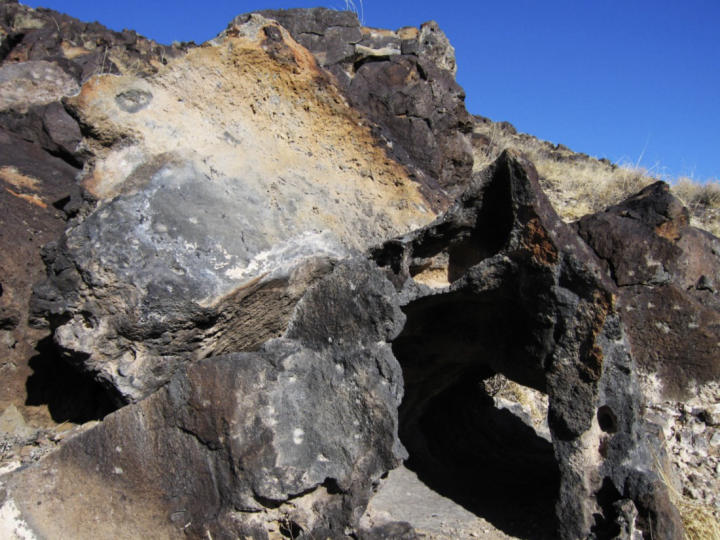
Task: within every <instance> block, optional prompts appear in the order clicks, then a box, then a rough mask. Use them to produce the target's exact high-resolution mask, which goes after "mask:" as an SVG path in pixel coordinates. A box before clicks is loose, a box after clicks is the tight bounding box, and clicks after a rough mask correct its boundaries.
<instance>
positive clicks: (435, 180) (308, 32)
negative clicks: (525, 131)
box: [239, 8, 473, 209]
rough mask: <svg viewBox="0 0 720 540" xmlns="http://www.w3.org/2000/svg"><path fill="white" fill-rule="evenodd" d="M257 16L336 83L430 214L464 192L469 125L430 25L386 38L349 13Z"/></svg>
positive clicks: (445, 50) (449, 53)
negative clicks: (415, 186) (408, 175)
mask: <svg viewBox="0 0 720 540" xmlns="http://www.w3.org/2000/svg"><path fill="white" fill-rule="evenodd" d="M261 13H262V14H263V15H265V16H267V17H270V18H272V19H275V20H277V21H278V22H279V23H280V24H282V25H283V26H285V27H286V28H287V29H288V30H289V31H290V33H291V34H292V35H293V37H294V38H295V39H296V40H297V41H298V43H300V44H301V45H303V46H304V47H306V48H307V49H308V50H310V51H311V52H312V53H313V54H314V55H315V57H316V58H317V60H318V63H319V64H320V65H321V66H323V67H324V68H326V69H327V70H329V71H330V72H331V73H332V74H333V75H334V76H335V78H336V81H337V82H338V84H339V86H340V88H342V90H343V92H344V94H345V95H346V96H347V98H348V101H349V103H350V104H351V105H352V106H353V107H356V108H357V109H359V110H360V111H362V112H364V113H366V114H367V115H368V116H369V118H370V119H371V120H373V121H374V122H375V123H376V124H377V126H378V129H379V131H378V134H379V135H380V136H381V137H383V138H384V139H386V140H387V141H388V145H389V146H390V147H391V153H392V155H393V156H395V157H396V158H397V159H399V160H400V161H401V162H402V163H403V164H405V165H407V166H409V167H410V168H411V169H412V171H413V178H414V179H415V180H417V181H419V182H420V183H421V184H422V185H423V186H425V190H424V194H425V195H426V196H427V197H428V198H430V199H431V200H432V201H433V203H434V206H435V207H436V208H441V209H444V208H446V207H447V206H448V205H449V203H450V202H452V200H453V199H454V198H455V197H456V196H457V195H459V194H460V193H461V192H462V191H463V189H464V186H465V185H466V184H467V180H468V178H469V177H470V173H471V171H472V164H473V157H472V147H471V145H470V133H471V131H472V118H471V116H470V115H469V114H468V112H467V111H466V110H465V103H464V101H465V93H464V92H463V90H462V88H460V86H459V85H458V84H457V83H456V82H455V71H456V66H455V50H454V49H453V48H452V46H451V45H450V43H449V42H448V40H447V37H445V34H444V33H443V32H442V31H441V30H440V29H439V28H438V25H437V23H435V22H432V21H431V22H428V23H425V24H423V25H422V26H421V27H420V29H417V28H414V27H406V28H401V29H400V30H398V31H396V32H392V31H389V30H381V29H375V28H365V27H361V26H360V23H359V22H358V20H357V17H356V16H355V14H353V13H349V12H337V11H334V10H330V9H325V8H317V9H310V10H306V9H296V10H295V9H290V10H282V11H279V10H278V11H263V12H261ZM245 17H246V16H241V17H239V20H243V19H244V18H245Z"/></svg>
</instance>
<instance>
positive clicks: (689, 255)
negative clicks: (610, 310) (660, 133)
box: [578, 182, 720, 399]
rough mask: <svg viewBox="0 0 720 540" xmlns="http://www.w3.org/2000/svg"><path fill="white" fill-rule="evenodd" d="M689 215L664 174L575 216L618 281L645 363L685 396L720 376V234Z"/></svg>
mask: <svg viewBox="0 0 720 540" xmlns="http://www.w3.org/2000/svg"><path fill="white" fill-rule="evenodd" d="M688 222H689V219H688V211H687V209H686V208H684V207H683V205H682V203H680V201H678V200H677V199H676V198H675V197H673V196H672V195H671V194H670V191H669V188H668V186H667V184H665V183H663V182H658V183H656V184H653V185H651V186H648V187H647V188H645V189H644V190H642V191H641V192H640V193H638V194H637V195H636V196H634V197H631V198H630V199H628V200H627V201H625V202H623V203H621V204H619V205H616V206H613V207H611V208H608V209H607V210H606V211H605V212H602V213H599V214H594V215H591V216H586V217H585V218H583V219H581V220H580V221H579V222H578V231H579V232H580V234H581V236H582V237H583V238H584V239H585V240H586V241H587V242H588V244H589V245H590V246H592V248H593V249H594V250H595V251H596V252H597V254H598V255H599V256H600V257H602V258H603V260H605V261H606V262H607V264H608V267H609V270H610V272H611V274H612V276H613V279H614V280H615V282H616V283H617V285H618V286H619V293H620V302H621V305H622V306H623V318H624V320H625V321H626V325H627V329H628V335H629V338H630V341H631V343H632V346H633V352H634V353H635V356H636V358H637V360H638V363H639V365H640V367H641V368H642V369H643V370H644V371H645V372H650V373H657V374H658V376H659V378H660V381H661V384H662V386H663V394H664V396H666V397H674V398H680V399H682V398H687V397H689V396H690V395H692V394H694V393H696V388H695V385H698V384H700V385H702V384H703V383H707V382H709V381H718V379H720V355H718V343H720V296H718V289H717V288H716V285H715V284H716V283H720V240H718V239H717V238H715V237H714V236H712V235H711V234H709V233H707V232H705V231H702V230H700V229H696V228H694V227H690V226H689V224H688ZM690 343H692V346H691V347H689V346H688V345H689V344H690Z"/></svg>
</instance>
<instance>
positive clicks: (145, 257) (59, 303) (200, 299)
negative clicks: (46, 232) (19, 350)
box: [34, 16, 435, 401]
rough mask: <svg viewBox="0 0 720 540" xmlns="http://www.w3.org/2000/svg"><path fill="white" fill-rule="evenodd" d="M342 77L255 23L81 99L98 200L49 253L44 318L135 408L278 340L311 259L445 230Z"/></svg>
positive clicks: (311, 274) (100, 81) (89, 184)
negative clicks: (420, 229)
mask: <svg viewBox="0 0 720 540" xmlns="http://www.w3.org/2000/svg"><path fill="white" fill-rule="evenodd" d="M327 77H328V75H327V74H326V73H324V72H322V71H321V70H320V68H318V66H317V65H316V63H315V60H314V58H313V56H312V55H311V54H310V53H309V52H308V51H307V50H305V49H304V48H302V47H301V46H299V45H298V44H297V43H295V42H294V41H293V40H292V38H291V37H290V36H289V34H288V33H287V31H285V30H284V29H283V28H281V27H280V26H278V25H277V23H275V22H273V21H270V20H267V19H264V18H262V17H259V16H253V17H251V18H250V19H249V20H248V21H247V22H246V23H245V24H243V25H242V26H233V27H231V28H230V29H229V30H227V31H226V32H225V33H224V34H223V35H222V36H221V37H219V38H218V39H216V40H215V41H213V42H211V43H208V44H206V45H205V46H202V47H199V48H195V49H192V50H190V51H189V52H188V53H187V54H186V55H185V56H183V57H181V58H179V59H177V60H175V61H173V62H171V63H170V64H169V65H168V66H167V68H166V69H163V70H161V71H160V72H159V73H158V74H157V75H156V76H154V77H150V78H137V77H131V76H125V77H120V76H114V75H101V76H97V77H94V78H93V79H91V80H90V81H89V82H88V83H87V84H85V85H84V86H83V89H82V91H81V93H80V94H79V95H78V96H77V97H74V98H71V99H69V100H68V106H69V107H70V108H71V109H72V111H73V114H74V115H76V116H77V117H78V118H79V119H80V122H81V124H82V125H84V126H85V129H86V131H87V132H89V133H90V137H89V139H88V142H87V144H88V145H90V146H92V147H93V149H94V152H95V154H96V156H97V157H96V159H95V162H94V169H93V172H92V175H91V176H90V177H89V178H87V179H86V180H85V186H86V188H87V189H88V190H89V191H90V192H91V193H92V194H94V196H96V197H97V198H98V203H97V205H96V208H95V209H94V210H93V211H92V212H91V213H90V214H89V215H87V216H86V217H85V218H84V219H83V220H82V221H81V222H79V223H78V224H76V225H75V226H72V227H70V228H68V230H67V231H66V233H65V234H64V235H63V237H62V238H61V239H60V241H58V242H57V243H56V244H54V245H52V246H49V247H48V248H47V249H46V255H45V258H46V260H47V262H48V267H49V269H50V272H49V279H48V281H47V282H46V283H45V284H44V285H41V286H39V287H38V288H37V289H36V298H35V303H34V306H35V312H36V313H37V315H38V317H40V316H42V317H44V318H46V319H49V320H50V321H51V325H52V326H53V327H56V330H55V341H56V343H57V344H58V345H59V346H60V347H61V348H62V349H63V350H64V351H65V352H66V354H67V355H68V356H69V357H70V358H71V359H72V361H74V362H75V363H76V364H78V365H79V366H80V367H81V369H84V370H89V371H90V372H92V373H94V374H95V376H96V377H98V378H99V379H101V380H103V381H104V382H105V384H106V385H108V386H109V387H111V388H113V389H115V391H116V392H117V393H118V399H119V400H121V401H135V400H137V399H140V398H142V397H144V396H146V395H148V394H149V393H150V392H152V391H153V390H154V389H156V388H157V387H158V386H159V385H161V384H163V383H164V382H165V381H167V379H168V378H169V376H170V375H171V373H172V372H173V371H174V370H175V369H176V368H177V367H178V365H179V364H181V363H183V362H184V361H186V360H188V359H193V358H201V357H204V356H208V355H210V354H220V353H223V352H228V351H238V350H252V349H253V348H257V347H258V346H259V345H260V344H261V343H263V342H264V341H265V340H267V339H269V338H270V337H274V336H276V335H277V334H278V331H280V330H282V328H283V326H284V324H285V322H286V321H287V318H288V316H289V312H290V309H291V308H292V305H293V304H294V302H296V301H297V299H298V295H299V294H300V293H301V292H302V291H303V290H304V289H305V287H306V286H307V285H308V284H309V283H310V282H312V280H313V279H315V277H317V275H318V273H320V274H321V273H322V272H323V270H322V269H318V267H317V264H316V263H311V266H312V265H313V264H314V265H315V266H314V267H313V268H314V269H308V265H307V264H305V261H308V260H310V259H313V258H315V259H316V258H318V257H324V258H326V259H338V258H343V257H346V256H348V254H349V253H351V252H352V251H357V250H363V249H365V248H367V247H368V246H369V245H372V244H374V243H378V242H380V241H382V240H383V239H385V238H388V237H391V236H393V235H396V234H399V233H402V232H406V231H408V230H411V229H413V228H415V227H417V226H419V225H421V224H424V223H427V222H429V221H431V220H432V219H433V218H434V215H435V214H434V213H433V212H432V211H431V210H430V209H429V207H428V205H427V203H426V201H425V199H424V198H423V197H422V195H421V194H420V192H419V189H418V185H417V184H415V183H413V182H412V181H411V180H410V179H409V178H408V175H407V173H406V171H405V169H404V168H403V167H402V166H400V165H399V164H397V163H396V162H395V161H392V160H391V159H389V158H388V157H387V156H386V154H385V150H383V149H382V148H380V147H379V146H378V144H377V142H376V140H375V139H374V138H373V136H372V134H371V133H370V129H369V128H368V127H367V126H365V125H364V123H365V121H364V120H363V117H362V116H361V115H359V114H358V113H357V112H355V111H353V110H352V109H351V108H350V107H349V106H348V105H347V104H346V103H345V101H344V98H342V96H341V95H340V94H339V93H338V91H337V89H336V88H335V87H334V86H333V85H332V84H330V81H329V79H328V78H327ZM229 334H232V335H229Z"/></svg>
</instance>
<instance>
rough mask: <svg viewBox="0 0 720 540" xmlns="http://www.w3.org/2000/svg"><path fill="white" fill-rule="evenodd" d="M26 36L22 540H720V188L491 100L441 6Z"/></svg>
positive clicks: (18, 26) (5, 432)
mask: <svg viewBox="0 0 720 540" xmlns="http://www.w3.org/2000/svg"><path fill="white" fill-rule="evenodd" d="M0 39H2V41H1V42H0V89H1V90H2V92H0V187H1V188H2V189H0V208H1V211H0V220H1V223H0V224H2V228H1V229H0V250H1V251H2V256H1V257H0V348H1V350H2V355H0V376H1V377H2V380H3V389H4V391H3V392H2V394H0V536H2V537H3V538H13V539H15V538H23V539H26V538H51V539H53V538H58V539H59V538H79V539H82V538H87V539H90V538H92V539H97V538H141V537H151V538H215V539H217V538H253V539H281V538H297V539H299V538H307V539H323V540H325V539H332V540H335V539H344V540H347V539H360V540H379V539H396V538H402V539H408V540H409V539H415V538H438V539H449V538H485V539H488V540H489V539H493V540H495V539H500V538H563V539H577V538H588V539H589V538H627V539H633V540H634V539H637V538H641V537H642V538H652V539H680V538H684V537H687V538H720V533H718V527H717V518H718V516H719V515H720V497H718V493H720V485H718V482H719V480H718V476H719V475H718V469H719V468H720V357H719V356H718V353H717V350H718V348H717V344H718V343H720V296H719V294H720V293H719V290H718V284H720V270H719V269H720V239H718V238H717V237H715V236H713V235H712V234H710V233H709V232H707V230H703V229H701V228H698V227H696V226H694V223H699V221H697V220H701V222H702V224H703V226H705V228H706V229H709V230H713V229H712V227H713V226H714V225H713V223H715V222H714V221H713V220H715V219H716V214H714V212H715V210H714V207H713V204H715V203H714V202H713V200H714V199H713V196H712V188H708V189H707V195H706V196H693V197H695V198H692V197H691V196H690V195H688V194H687V192H688V191H692V190H696V191H697V188H695V187H692V188H688V187H687V186H686V187H685V188H683V187H682V186H680V187H675V188H671V187H669V186H668V185H667V184H665V183H663V182H655V181H652V180H651V179H649V178H647V177H643V176H641V175H639V174H637V173H629V174H628V173H626V172H625V171H624V170H622V169H620V168H617V167H615V166H613V165H612V164H610V163H608V162H605V161H602V160H595V159H593V158H589V157H588V156H583V155H579V154H575V153H573V152H571V151H570V150H568V149H566V148H564V147H562V146H553V145H550V144H549V143H544V142H542V141H538V140H537V139H535V138H533V137H531V136H529V135H522V134H517V133H515V132H514V129H513V128H512V127H511V126H509V125H507V124H503V123H492V122H490V121H489V120H486V119H483V118H481V117H473V116H471V115H470V114H469V113H468V112H467V110H466V109H465V105H464V98H465V94H464V92H463V89H462V88H461V87H460V86H459V85H458V84H457V82H456V81H455V78H454V75H455V69H456V66H455V57H454V49H453V47H452V45H451V44H450V43H449V41H448V40H447V38H446V36H445V35H444V33H443V32H442V30H441V29H440V28H439V27H438V25H437V24H436V23H434V22H428V23H425V24H423V25H422V26H421V27H419V28H414V27H404V28H401V29H398V30H383V29H376V28H367V27H364V26H362V25H361V24H360V23H359V21H358V19H357V17H356V16H355V15H354V14H353V13H350V12H340V11H334V10H329V9H325V8H317V9H295V10H284V11H283V10H278V11H264V12H260V13H250V14H243V15H238V16H237V17H236V18H234V19H233V20H232V21H230V22H229V24H228V26H227V28H225V29H224V30H222V31H221V32H220V33H219V34H218V35H217V37H216V38H214V39H212V40H210V41H208V42H207V43H204V44H201V45H195V44H175V45H174V46H163V45H160V44H157V43H154V42H152V41H150V40H147V39H145V38H143V37H142V36H138V35H137V34H136V33H134V32H132V31H123V32H113V31H110V30H108V29H106V28H104V27H102V26H101V25H99V24H97V23H84V22H81V21H78V20H75V19H73V18H71V17H68V16H66V15H63V14H60V13H56V12H53V11H49V10H44V9H37V10H33V9H30V8H27V7H25V6H23V5H21V4H19V3H17V2H16V1H14V0H5V1H2V2H0ZM682 189H685V190H686V192H682V191H681V190H682ZM674 193H679V194H682V195H683V196H684V197H685V198H686V200H685V202H686V203H688V205H690V208H688V206H687V205H686V204H684V202H683V201H682V200H681V199H679V198H677V197H676V196H675V195H674ZM683 193H684V194H683ZM703 197H705V198H703ZM688 199H689V200H688ZM706 199H707V200H706ZM698 201H699V202H698ZM703 205H704V206H703ZM692 219H695V220H696V221H692Z"/></svg>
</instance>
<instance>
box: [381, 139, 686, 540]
mask: <svg viewBox="0 0 720 540" xmlns="http://www.w3.org/2000/svg"><path fill="white" fill-rule="evenodd" d="M441 255H442V256H441ZM373 256H374V258H375V260H377V261H378V262H379V263H380V264H381V265H382V266H384V267H385V268H386V269H387V271H388V274H389V276H390V278H391V280H392V281H393V282H394V283H395V284H396V286H397V287H398V288H399V294H400V296H401V297H402V298H403V299H404V300H403V304H404V307H403V310H404V311H405V314H406V316H407V323H406V324H405V327H404V328H403V330H402V332H401V333H400V335H399V336H398V338H397V339H395V340H394V341H393V351H394V353H395V355H396V356H397V358H398V360H399V361H400V363H401V365H402V367H403V373H404V377H405V381H406V386H405V398H404V401H403V404H402V406H401V408H400V437H401V439H402V441H403V442H404V444H405V445H406V447H407V448H408V450H409V453H410V461H409V463H410V464H411V466H413V467H415V468H416V469H417V470H418V472H419V474H422V475H424V476H426V477H427V479H428V481H430V482H431V483H434V484H435V485H436V486H439V488H440V489H444V490H446V491H447V492H448V493H452V494H454V496H455V497H457V498H458V499H459V500H461V501H463V503H464V504H465V505H466V506H470V507H474V508H475V509H476V511H478V512H483V511H484V512H487V513H489V515H491V516H492V519H495V520H496V521H497V522H500V523H504V524H505V526H506V527H510V528H511V529H510V532H511V533H514V534H520V533H521V532H522V531H521V530H518V529H514V530H513V529H512V527H522V525H521V524H519V523H521V522H522V520H525V527H526V528H527V529H531V530H536V529H539V530H543V531H545V534H547V536H548V537H553V536H554V535H555V534H559V535H560V536H561V537H563V538H584V537H587V536H589V535H591V531H596V530H597V531H600V530H602V528H603V526H604V525H603V523H605V522H612V521H613V520H614V517H613V516H614V515H615V513H614V512H615V511H614V510H613V507H612V505H613V504H614V503H615V502H617V501H619V500H621V499H632V500H633V501H634V503H635V505H636V506H637V507H638V509H639V511H640V516H641V518H642V519H647V520H648V521H646V522H645V523H647V524H648V525H647V527H649V528H650V529H651V530H652V534H653V535H654V536H653V537H663V538H680V537H681V535H682V533H681V532H680V531H681V530H682V526H681V525H680V521H679V517H678V515H677V512H676V511H674V509H673V508H672V507H671V506H667V504H668V503H667V493H666V491H663V490H662V489H661V488H660V487H659V486H660V485H661V482H660V479H659V476H658V475H657V474H656V473H655V472H651V471H653V470H654V469H655V467H656V464H655V457H654V456H659V455H662V452H663V450H662V443H661V441H660V440H659V439H658V438H656V437H650V436H648V435H647V433H648V430H650V431H652V426H651V425H649V424H646V422H645V421H644V420H643V417H642V414H641V395H640V391H639V386H638V384H637V381H636V380H635V378H634V362H633V359H632V357H631V355H630V348H629V346H628V343H627V341H626V339H625V335H624V330H623V327H622V323H621V320H620V313H619V312H618V310H617V308H616V307H615V305H614V294H615V293H616V288H615V286H614V285H613V283H612V282H611V281H610V280H609V279H607V277H605V273H604V271H603V267H602V262H601V261H600V260H599V259H598V258H597V257H596V256H595V255H594V254H593V253H592V252H591V251H590V250H589V249H588V247H587V246H586V245H584V244H583V242H582V241H581V239H580V238H579V237H578V236H577V235H576V234H575V233H574V232H573V230H572V229H571V228H570V227H569V226H568V225H565V224H564V223H563V222H562V221H561V220H560V219H559V218H558V217H557V215H556V214H555V212H554V211H553V210H552V208H551V206H550V204H549V203H548V201H547V199H546V198H545V196H544V194H543V193H542V192H541V190H540V188H539V185H538V183H537V177H536V173H535V171H534V169H533V168H532V166H531V165H529V164H528V163H527V162H523V161H522V160H520V159H518V158H516V157H513V156H512V155H511V154H508V153H505V154H503V155H502V156H501V157H500V158H499V159H498V161H497V162H496V163H495V164H494V165H493V166H492V167H491V168H490V169H489V170H488V171H487V172H486V173H485V175H484V176H483V177H482V178H481V179H479V182H478V183H477V185H476V186H474V187H473V188H472V189H470V190H469V191H468V192H466V193H465V194H464V195H463V197H462V198H461V199H460V200H459V201H458V202H457V203H456V204H455V205H454V206H453V207H452V208H451V209H450V210H449V211H448V213H447V214H446V215H445V216H444V217H443V218H441V219H439V220H438V221H436V222H435V223H434V224H432V225H430V226H428V227H426V228H424V229H420V230H419V231H417V232H414V233H411V234H409V235H407V236H405V237H403V238H400V239H398V240H394V241H392V242H389V243H386V244H385V245H384V246H382V247H381V248H378V249H377V250H375V252H374V253H373ZM432 261H447V262H446V266H445V267H440V268H438V266H437V265H435V266H433V265H432ZM441 271H442V272H443V273H444V275H443V276H438V273H439V272H441ZM441 277H444V280H443V279H441ZM496 373H501V374H502V375H504V376H506V377H508V378H509V379H512V380H513V381H515V382H517V383H519V384H522V385H526V386H530V387H533V388H535V389H537V390H540V391H542V392H545V393H547V394H548V396H549V417H548V420H549V424H550V430H551V432H552V438H553V447H554V452H550V451H548V449H546V450H543V449H542V447H543V444H542V443H543V441H542V440H539V439H537V438H535V439H533V437H532V436H530V435H529V434H528V435H522V433H524V431H525V430H527V429H529V428H528V427H527V426H525V424H522V423H521V422H520V421H518V424H517V427H515V428H513V429H514V431H513V432H510V431H509V430H510V428H509V426H510V425H512V424H511V423H510V421H509V416H511V415H510V413H509V412H507V411H504V412H503V411H500V412H499V413H490V412H488V409H487V405H483V403H484V402H487V401H488V399H489V398H487V397H485V398H483V394H482V391H481V388H482V381H483V380H485V379H487V378H489V377H491V376H493V375H494V374H496ZM490 402H491V401H490ZM481 411H485V412H481ZM491 414H498V415H502V414H505V415H507V416H508V417H507V418H505V419H504V420H502V421H500V420H498V422H497V424H496V425H497V426H498V427H496V428H488V427H487V425H485V426H484V425H483V424H482V423H481V422H480V420H479V419H482V418H489V417H490V415H491ZM485 422H487V421H485ZM521 424H522V425H521ZM500 426H505V427H504V428H501V427H500ZM503 429H504V430H507V431H508V433H507V435H506V436H505V437H510V438H511V440H514V442H513V443H506V444H508V447H507V448H506V449H504V450H502V451H500V455H499V456H498V457H496V458H491V457H490V456H492V455H494V453H495V452H498V448H503V446H502V443H500V442H498V441H495V440H493V442H492V443H488V442H487V440H486V439H485V438H486V437H488V435H487V434H488V433H495V434H497V435H498V436H499V434H500V433H502V432H503ZM513 438H514V439H513ZM521 441H522V442H521ZM545 444H547V443H545ZM531 448H535V450H528V454H527V455H526V454H524V453H523V449H531ZM513 452H514V453H517V454H516V455H517V456H518V457H517V458H516V461H512V457H511V456H512V454H513ZM529 455H532V456H534V457H533V458H532V460H530V458H529ZM520 456H522V457H520ZM543 456H544V457H543ZM493 460H496V461H493ZM483 463H489V464H488V465H487V466H483V465H482V464H483ZM508 463H512V464H513V465H512V466H509V465H508ZM521 463H522V464H525V466H526V467H527V469H523V470H522V473H519V472H518V469H517V467H519V466H521V465H520V464H521ZM528 463H532V464H533V465H530V466H528ZM478 464H480V465H478ZM507 467H510V469H507ZM553 467H557V468H558V469H559V479H558V476H553V473H552V469H553ZM511 471H512V472H511ZM555 474H556V475H557V474H558V473H555ZM493 475H495V476H493ZM513 476H515V477H521V478H523V479H526V480H527V479H528V478H534V479H535V481H536V483H535V484H531V485H534V486H535V487H534V488H531V489H528V487H527V485H526V484H524V487H523V488H520V487H517V488H516V489H510V490H509V491H508V499H507V500H505V499H502V495H500V493H501V491H500V490H497V489H495V490H494V491H493V495H492V497H491V498H490V500H483V498H482V496H481V495H480V494H478V493H477V486H478V485H479V482H481V480H480V479H481V478H482V482H489V483H490V484H491V485H494V486H497V485H502V484H505V485H507V484H508V482H510V480H509V478H510V477H513ZM636 478H642V479H643V482H646V484H643V485H644V486H646V487H647V490H643V489H640V488H637V487H636V486H635V484H633V487H632V488H630V487H628V485H627V484H628V482H630V479H636ZM530 482H532V481H530ZM556 482H559V484H557V483H556ZM604 484H605V485H607V486H609V487H608V488H607V489H605V490H604V491H603V485H604ZM431 485H432V484H431ZM523 490H524V492H525V493H526V494H527V493H528V492H529V493H530V495H528V500H527V501H522V500H521V499H519V498H518V493H521V492H523ZM601 492H602V493H603V494H605V495H603V496H601V495H600V494H601ZM493 499H494V500H493ZM538 499H539V500H553V499H554V500H555V501H556V505H555V509H556V516H557V527H558V530H557V532H556V531H554V524H553V523H552V520H550V521H549V522H548V519H547V518H548V516H547V515H544V516H543V515H542V511H541V510H540V509H539V507H538V506H537V502H536V501H537V500H538ZM510 501H512V502H510ZM525 505H527V507H526V506H525ZM511 506H516V507H518V508H523V509H526V510H523V511H522V513H523V514H524V515H522V517H518V516H517V515H515V516H514V519H510V518H507V517H506V516H505V515H503V512H505V513H507V508H508V507H511ZM503 508H504V510H503ZM671 510H672V511H671ZM538 512H541V514H540V515H538ZM660 514H662V516H663V517H662V519H663V520H668V521H669V522H671V523H672V526H670V523H665V524H664V525H659V524H658V521H657V520H656V518H658V516H660ZM598 516H601V517H598ZM602 516H604V517H602ZM598 520H599V521H598ZM650 523H651V524H650ZM666 525H667V526H666Z"/></svg>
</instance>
